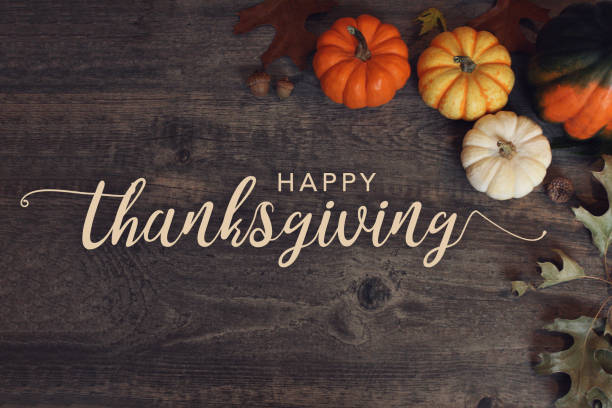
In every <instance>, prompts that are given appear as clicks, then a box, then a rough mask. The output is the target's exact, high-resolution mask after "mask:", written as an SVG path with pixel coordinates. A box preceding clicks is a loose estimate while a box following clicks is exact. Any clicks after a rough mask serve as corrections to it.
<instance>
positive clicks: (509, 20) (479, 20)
mask: <svg viewBox="0 0 612 408" xmlns="http://www.w3.org/2000/svg"><path fill="white" fill-rule="evenodd" d="M548 13H549V10H548V9H545V8H542V7H539V6H536V5H535V4H533V3H532V2H531V1H529V0H497V4H495V7H493V8H492V9H490V10H489V11H487V12H486V13H484V14H482V15H480V16H478V17H476V18H474V19H473V20H471V21H470V22H468V25H469V26H471V27H473V28H475V29H477V30H479V31H490V32H491V33H493V34H495V36H496V37H497V38H498V39H499V42H500V43H502V44H503V45H504V46H505V47H506V48H507V49H508V51H524V52H528V53H531V52H533V51H534V50H535V45H534V44H533V43H532V42H531V41H529V40H528V39H527V37H525V34H524V33H523V32H522V30H521V25H520V21H521V19H531V20H534V21H537V22H539V23H546V22H547V21H548V20H549V16H548Z"/></svg>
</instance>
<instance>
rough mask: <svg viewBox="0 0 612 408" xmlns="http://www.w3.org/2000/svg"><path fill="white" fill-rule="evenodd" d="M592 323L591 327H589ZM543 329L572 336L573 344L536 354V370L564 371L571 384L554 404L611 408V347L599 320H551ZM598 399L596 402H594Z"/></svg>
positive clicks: (570, 407)
mask: <svg viewBox="0 0 612 408" xmlns="http://www.w3.org/2000/svg"><path fill="white" fill-rule="evenodd" d="M591 326H593V327H591ZM544 328H545V329H546V330H548V331H551V332H557V333H565V334H568V335H570V336H572V339H573V344H572V346H571V347H570V348H568V349H566V350H562V351H559V352H557V353H542V354H540V359H541V362H540V363H539V364H538V365H537V366H536V367H535V371H536V373H538V374H540V375H550V374H554V373H566V374H567V375H569V376H570V379H571V382H572V384H571V387H570V390H569V391H568V393H567V394H565V395H564V396H563V397H562V398H560V399H558V400H557V402H556V403H555V407H557V408H591V407H595V406H599V407H602V408H612V402H611V401H612V375H610V374H609V373H610V372H611V369H612V348H611V347H610V343H608V340H606V338H605V337H604V336H601V335H599V334H598V333H601V331H602V330H603V328H604V322H603V320H602V319H598V320H595V321H594V322H593V319H592V318H590V317H585V316H582V317H579V318H578V319H576V320H564V319H555V321H554V322H553V323H552V324H549V325H547V326H545V327H544ZM597 401H599V403H597Z"/></svg>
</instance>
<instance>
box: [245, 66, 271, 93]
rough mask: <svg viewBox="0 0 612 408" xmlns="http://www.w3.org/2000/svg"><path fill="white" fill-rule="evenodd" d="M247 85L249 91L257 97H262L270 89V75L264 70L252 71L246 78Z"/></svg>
mask: <svg viewBox="0 0 612 408" xmlns="http://www.w3.org/2000/svg"><path fill="white" fill-rule="evenodd" d="M247 85H248V87H249V88H251V92H252V93H253V95H255V96H256V97H258V98H261V97H264V96H266V95H267V94H268V92H269V91H270V75H268V74H266V73H265V72H259V71H257V72H254V73H253V74H251V76H250V77H249V78H248V79H247Z"/></svg>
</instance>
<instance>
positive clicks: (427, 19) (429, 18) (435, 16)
mask: <svg viewBox="0 0 612 408" xmlns="http://www.w3.org/2000/svg"><path fill="white" fill-rule="evenodd" d="M416 21H419V22H420V23H421V31H419V36H421V35H424V34H427V33H428V32H430V31H431V30H433V29H434V28H436V27H437V26H440V28H441V29H442V31H447V30H448V29H447V28H446V19H445V18H444V15H443V14H442V12H441V11H440V10H438V9H437V8H434V7H431V8H428V9H427V10H425V11H423V12H422V13H421V14H419V16H418V17H417V18H416Z"/></svg>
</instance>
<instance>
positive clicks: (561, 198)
mask: <svg viewBox="0 0 612 408" xmlns="http://www.w3.org/2000/svg"><path fill="white" fill-rule="evenodd" d="M546 193H547V194H548V197H550V199H551V200H552V201H553V202H555V203H566V202H568V201H569V199H570V198H572V196H573V195H574V185H573V184H572V182H571V180H570V179H568V178H567V177H555V178H554V179H552V180H551V181H550V182H549V183H548V184H547V185H546Z"/></svg>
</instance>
